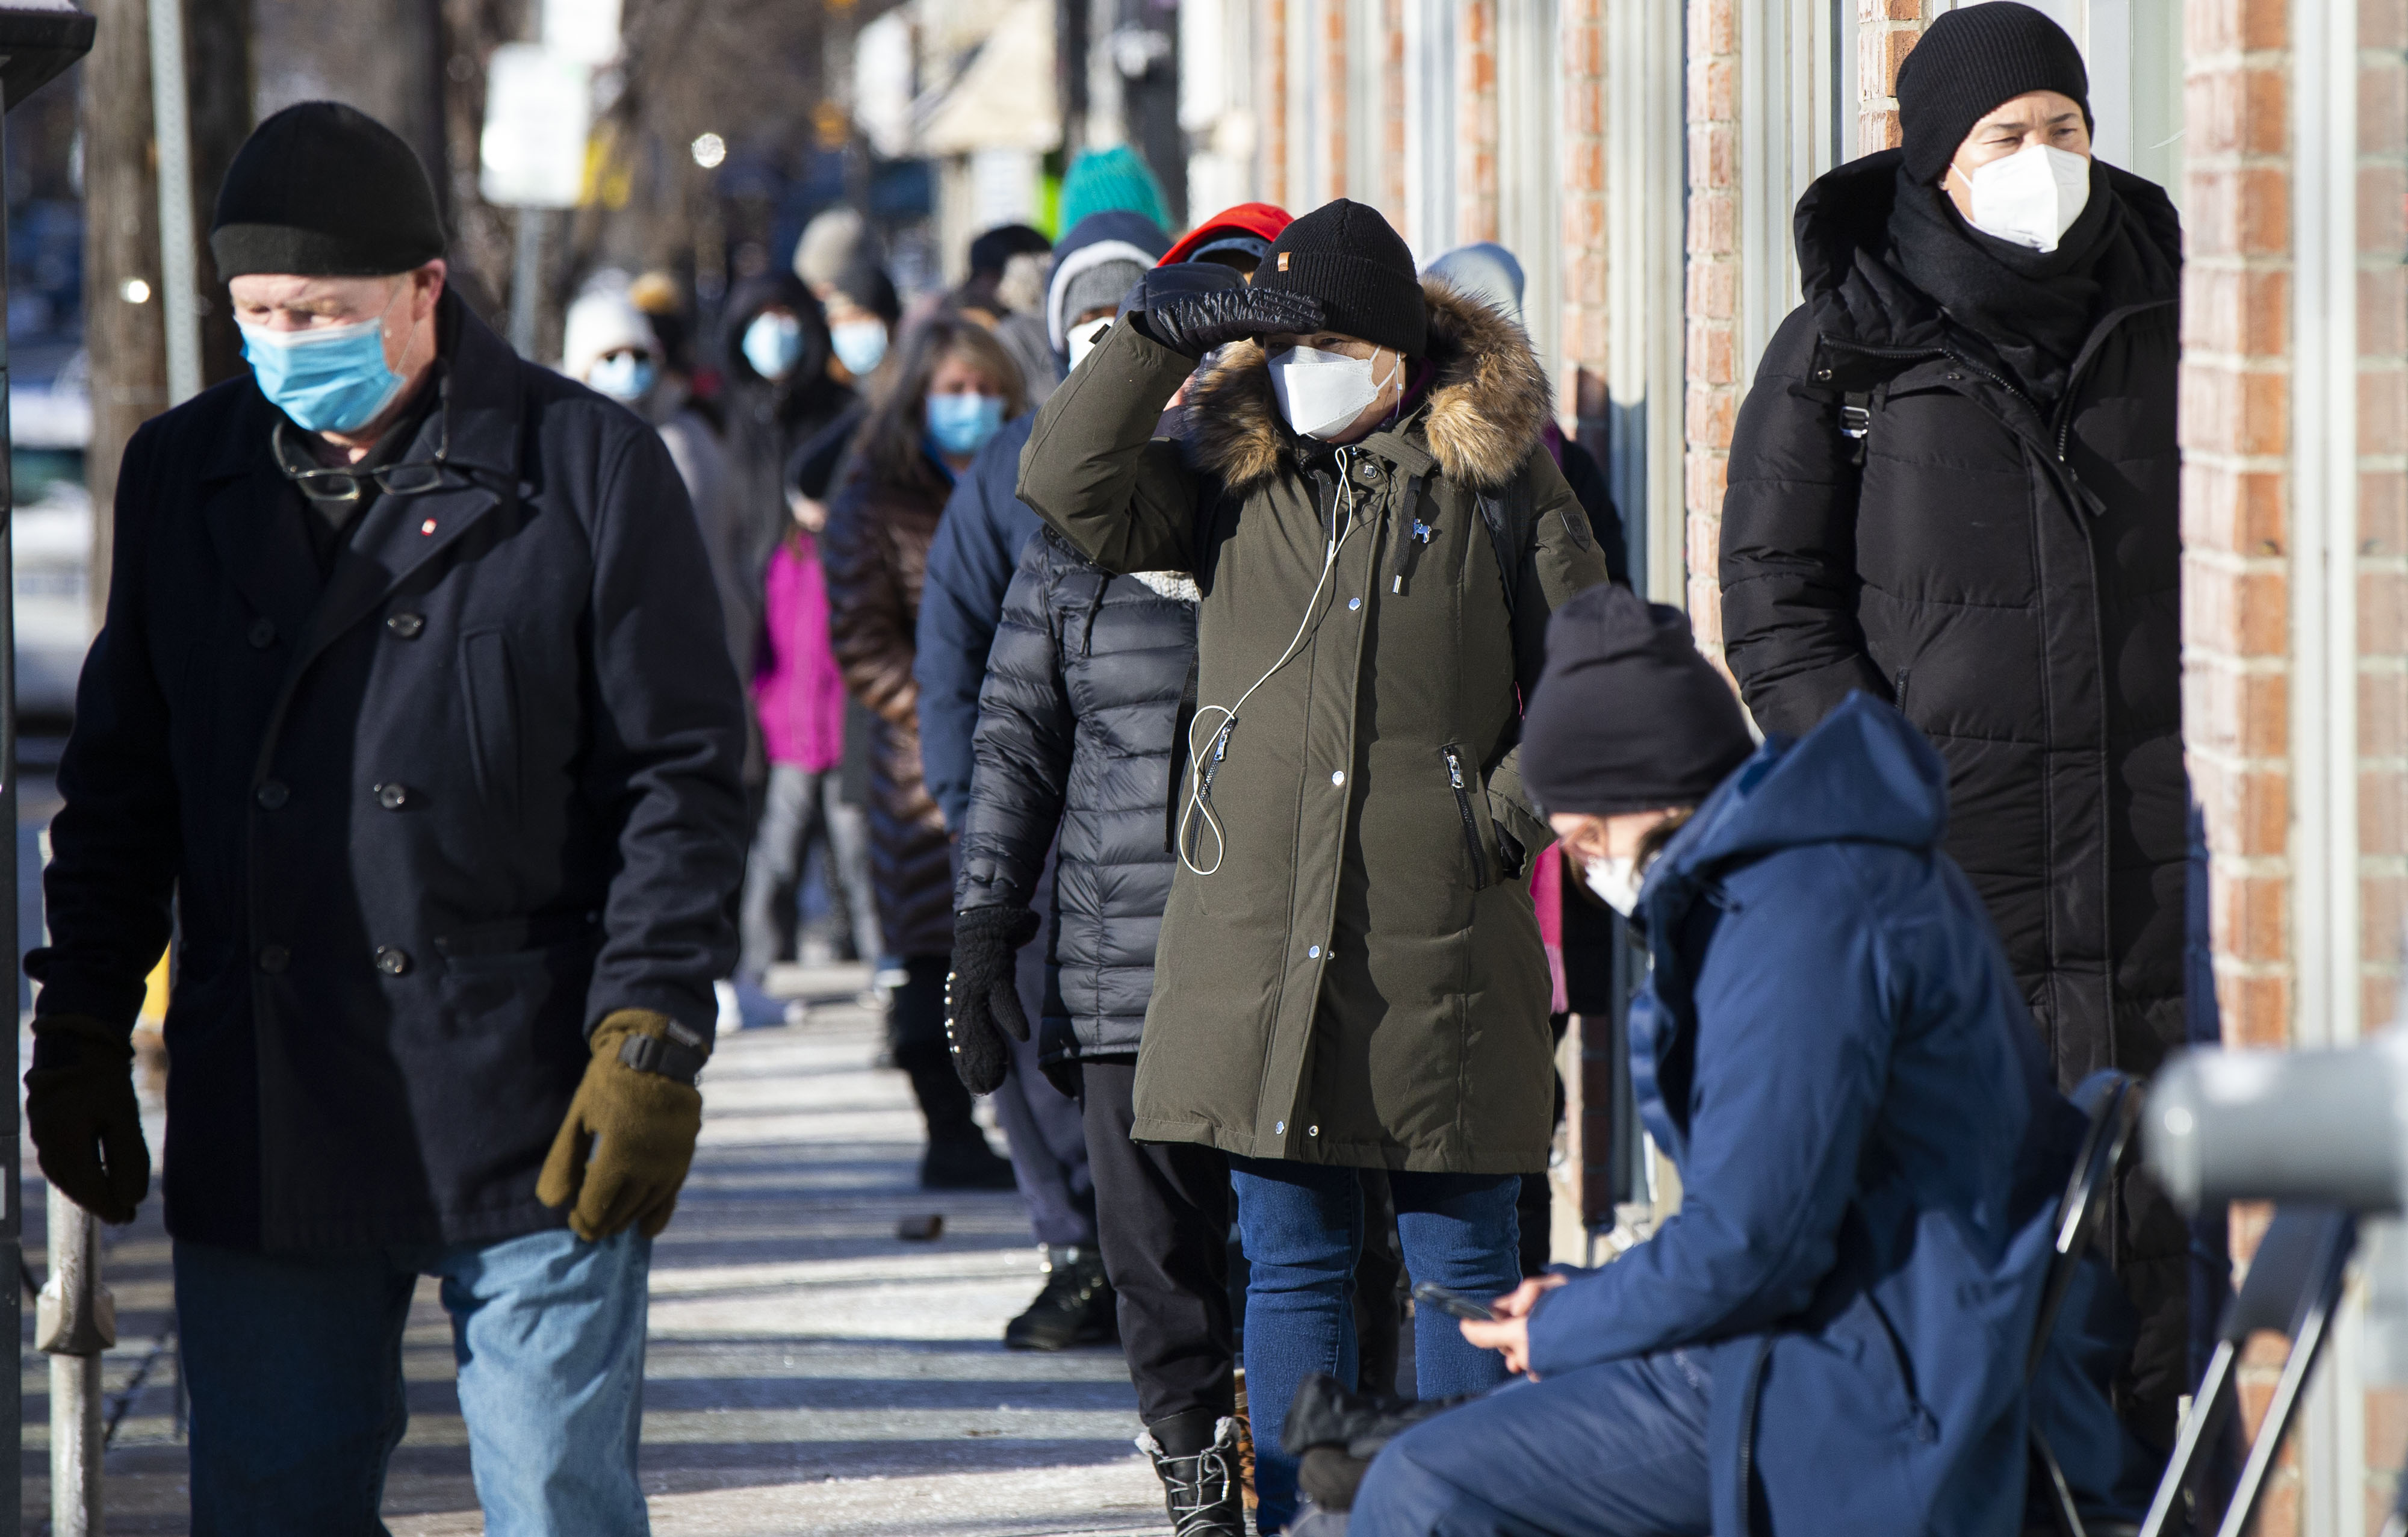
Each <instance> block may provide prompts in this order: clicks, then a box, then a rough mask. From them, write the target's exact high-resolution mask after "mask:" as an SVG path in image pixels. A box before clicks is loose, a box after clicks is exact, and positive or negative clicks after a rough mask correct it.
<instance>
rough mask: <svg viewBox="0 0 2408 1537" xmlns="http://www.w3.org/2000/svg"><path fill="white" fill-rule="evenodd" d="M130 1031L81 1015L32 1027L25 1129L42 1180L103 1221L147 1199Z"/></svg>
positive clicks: (48, 1018) (130, 1214) (127, 1218)
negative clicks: (40, 1168) (30, 1137)
mask: <svg viewBox="0 0 2408 1537" xmlns="http://www.w3.org/2000/svg"><path fill="white" fill-rule="evenodd" d="M129 1035H130V1032H129V1031H126V1030H122V1029H118V1028H116V1027H112V1026H108V1025H104V1024H102V1023H101V1022H100V1021H99V1020H97V1019H93V1018H90V1017H88V1016H86V1015H83V1014H46V1015H44V1016H42V1017H41V1018H39V1019H36V1020H35V1021H34V1066H33V1069H32V1070H31V1071H29V1072H27V1073H26V1074H25V1129H26V1131H27V1132H28V1133H30V1134H31V1135H32V1137H33V1139H34V1152H35V1154H36V1156H37V1157H38V1158H39V1159H40V1161H41V1166H42V1177H43V1178H44V1179H47V1180H49V1181H50V1183H51V1184H52V1185H56V1186H58V1188H59V1191H60V1193H61V1194H63V1195H65V1197H66V1198H67V1199H69V1200H72V1201H74V1202H75V1203H76V1204H77V1205H78V1206H80V1207H82V1208H83V1209H84V1210H85V1211H87V1212H90V1213H91V1214H93V1215H94V1216H96V1217H98V1218H100V1220H102V1221H103V1222H121V1223H122V1222H131V1221H133V1220H134V1209H135V1208H136V1207H137V1206H139V1205H141V1204H142V1198H143V1197H144V1196H146V1195H149V1194H150V1148H149V1147H148V1146H147V1145H145V1143H144V1142H143V1141H142V1107H141V1106H140V1105H138V1104H137V1103H136V1102H135V1099H134V1043H133V1041H131V1040H130V1039H129Z"/></svg>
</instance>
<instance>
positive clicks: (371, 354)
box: [242, 294, 403, 432]
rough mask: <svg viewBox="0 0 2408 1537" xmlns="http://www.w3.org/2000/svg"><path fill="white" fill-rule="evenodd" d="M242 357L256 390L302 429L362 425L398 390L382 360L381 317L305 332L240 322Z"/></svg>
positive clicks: (347, 428)
mask: <svg viewBox="0 0 2408 1537" xmlns="http://www.w3.org/2000/svg"><path fill="white" fill-rule="evenodd" d="M394 296H395V297H396V298H397V297H399V295H398V294H395V295H394ZM386 308H387V309H391V308H392V306H391V305H390V304H388V305H387V306H386ZM242 355H243V356H244V357H246V358H248V359H249V360H250V361H251V377H252V378H253V379H255V380H256V381H258V383H259V392H260V394H262V395H265V396H267V398H268V399H269V400H271V401H273V402H275V405H276V408H277V409H279V410H280V411H282V412H283V413H284V414H285V415H287V416H289V417H291V418H292V419H293V424H294V425H295V426H297V427H300V428H302V429H304V430H305V431H308V432H351V431H354V430H356V429H358V428H361V427H365V426H366V425H367V424H369V423H371V422H373V421H375V420H376V419H377V416H378V414H379V413H380V412H381V411H382V410H383V409H385V408H386V407H387V406H390V405H392V404H393V397H394V395H399V394H400V393H401V386H402V382H403V381H402V377H401V376H400V375H399V374H397V373H394V371H393V368H392V366H390V365H388V364H387V363H386V362H385V360H384V317H383V316H382V315H379V316H377V317H375V318H374V319H372V320H364V321H355V322H353V323H351V324H349V325H321V326H318V327H316V328H315V329H312V330H308V331H271V330H268V329H266V328H265V327H264V326H251V325H246V326H243V327H242Z"/></svg>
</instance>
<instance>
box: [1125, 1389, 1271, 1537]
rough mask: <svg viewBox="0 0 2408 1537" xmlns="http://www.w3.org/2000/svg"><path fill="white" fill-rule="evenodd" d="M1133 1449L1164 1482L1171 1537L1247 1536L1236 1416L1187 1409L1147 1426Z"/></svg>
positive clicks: (1164, 1501)
mask: <svg viewBox="0 0 2408 1537" xmlns="http://www.w3.org/2000/svg"><path fill="white" fill-rule="evenodd" d="M1207 1426H1209V1427H1210V1429H1209V1430H1207V1429H1206V1427H1207ZM1137 1447H1138V1450H1139V1451H1141V1452H1143V1453H1144V1454H1145V1455H1146V1456H1147V1457H1148V1458H1151V1459H1152V1460H1153V1462H1154V1476H1155V1477H1156V1478H1159V1479H1161V1480H1162V1502H1163V1505H1164V1507H1165V1508H1166V1509H1168V1511H1169V1512H1170V1532H1171V1537H1246V1505H1245V1497H1244V1491H1243V1490H1242V1489H1240V1487H1239V1486H1238V1422H1237V1421H1236V1420H1234V1419H1231V1418H1229V1417H1227V1416H1226V1415H1222V1416H1219V1417H1215V1416H1214V1415H1212V1412H1211V1410H1209V1409H1195V1410H1190V1411H1188V1412H1187V1413H1186V1414H1183V1415H1171V1416H1170V1417H1169V1418H1168V1419H1165V1420H1157V1421H1156V1422H1155V1423H1154V1424H1152V1425H1149V1426H1147V1427H1146V1429H1145V1433H1144V1434H1143V1435H1141V1436H1140V1437H1138V1438H1137Z"/></svg>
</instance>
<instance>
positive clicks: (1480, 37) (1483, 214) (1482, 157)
mask: <svg viewBox="0 0 2408 1537" xmlns="http://www.w3.org/2000/svg"><path fill="white" fill-rule="evenodd" d="M1455 56H1456V60H1457V65H1456V68H1457V70H1458V72H1459V73H1458V74H1457V76H1456V81H1457V88H1458V91H1459V92H1460V94H1458V95H1457V97H1456V98H1455V134H1456V149H1455V208H1456V210H1457V211H1456V214H1455V238H1454V239H1453V240H1450V241H1446V242H1443V244H1446V245H1463V244H1467V243H1469V242H1470V241H1473V240H1494V239H1496V238H1497V0H1462V9H1461V10H1459V11H1458V12H1456V15H1455Z"/></svg>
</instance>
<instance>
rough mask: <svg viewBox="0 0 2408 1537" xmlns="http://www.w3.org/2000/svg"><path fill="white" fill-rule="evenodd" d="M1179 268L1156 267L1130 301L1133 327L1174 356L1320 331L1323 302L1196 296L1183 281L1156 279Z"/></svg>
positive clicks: (1268, 294) (1256, 291)
mask: <svg viewBox="0 0 2408 1537" xmlns="http://www.w3.org/2000/svg"><path fill="white" fill-rule="evenodd" d="M1175 270H1177V269H1176V268H1165V267H1156V268H1154V271H1152V272H1149V273H1147V274H1146V276H1145V278H1144V279H1143V280H1140V282H1139V284H1138V290H1137V292H1136V293H1134V294H1131V295H1130V297H1129V306H1130V308H1131V309H1132V310H1133V311H1135V313H1134V314H1133V316H1132V319H1133V323H1135V324H1136V325H1137V326H1138V327H1139V328H1140V329H1141V330H1143V331H1144V332H1145V334H1146V335H1147V336H1149V337H1152V338H1154V340H1156V341H1158V342H1160V343H1162V345H1164V346H1165V347H1168V348H1169V349H1170V350H1171V351H1172V352H1184V353H1185V354H1186V355H1187V356H1189V357H1192V358H1198V359H1200V358H1202V357H1203V355H1204V354H1205V353H1207V352H1211V350H1212V349H1213V348H1215V347H1222V346H1226V345H1227V344H1228V343H1230V342H1233V341H1251V340H1253V339H1254V338H1256V337H1263V336H1270V335H1273V334H1275V333H1293V334H1295V335H1297V336H1303V335H1308V334H1310V333H1312V332H1314V331H1318V330H1320V329H1321V322H1322V318H1323V313H1324V312H1323V310H1322V308H1321V301H1320V300H1319V299H1316V298H1313V297H1312V296H1311V295H1310V294H1288V293H1282V292H1278V291H1275V290H1271V289H1263V288H1224V289H1215V290H1211V291H1209V292H1205V293H1197V292H1196V291H1195V289H1194V288H1193V287H1192V286H1191V285H1189V284H1188V283H1186V282H1185V281H1183V280H1181V281H1174V280H1170V279H1167V278H1158V277H1157V274H1160V273H1163V272H1166V271H1175Z"/></svg>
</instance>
